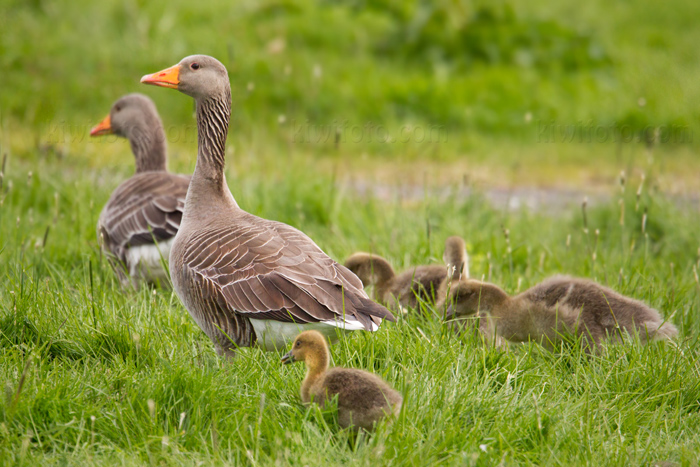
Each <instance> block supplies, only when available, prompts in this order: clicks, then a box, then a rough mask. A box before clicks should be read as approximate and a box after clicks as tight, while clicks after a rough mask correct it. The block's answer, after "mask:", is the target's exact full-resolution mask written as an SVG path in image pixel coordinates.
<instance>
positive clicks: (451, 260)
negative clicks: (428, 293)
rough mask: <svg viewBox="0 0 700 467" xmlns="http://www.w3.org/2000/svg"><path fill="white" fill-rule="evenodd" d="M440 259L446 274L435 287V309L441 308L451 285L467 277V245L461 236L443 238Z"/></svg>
mask: <svg viewBox="0 0 700 467" xmlns="http://www.w3.org/2000/svg"><path fill="white" fill-rule="evenodd" d="M442 260H443V261H444V262H445V266H447V274H446V275H445V278H444V279H443V281H442V282H440V286H439V287H438V289H437V300H436V301H437V309H438V310H441V309H442V303H444V301H445V297H446V296H447V294H448V293H449V291H450V289H451V288H452V286H453V285H454V284H456V283H458V282H459V281H460V280H462V279H468V278H469V256H468V255H467V245H466V244H465V243H464V240H463V239H462V237H456V236H453V237H448V238H447V240H445V253H444V254H443V255H442Z"/></svg>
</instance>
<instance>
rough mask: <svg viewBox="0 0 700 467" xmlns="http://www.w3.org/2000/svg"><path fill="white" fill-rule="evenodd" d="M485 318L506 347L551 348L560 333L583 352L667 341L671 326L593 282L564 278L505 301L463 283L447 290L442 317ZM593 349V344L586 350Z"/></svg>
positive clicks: (493, 289)
mask: <svg viewBox="0 0 700 467" xmlns="http://www.w3.org/2000/svg"><path fill="white" fill-rule="evenodd" d="M476 313H487V314H488V319H490V320H492V324H493V325H492V326H491V325H488V326H487V328H488V329H495V332H496V333H497V334H498V336H501V337H503V338H505V339H507V340H509V341H511V342H527V341H529V340H533V341H537V342H540V343H541V344H543V345H544V346H545V347H547V348H549V349H552V348H554V347H555V345H556V344H557V343H558V342H560V341H561V340H562V336H563V335H566V334H577V335H580V336H581V337H582V339H583V340H584V343H585V344H586V347H587V350H591V348H593V347H596V348H597V347H598V346H599V345H600V343H601V342H602V341H604V340H606V339H608V340H620V339H621V338H623V337H624V336H625V335H638V336H639V338H640V341H641V342H646V341H647V340H655V339H671V338H673V337H675V336H676V335H677V334H678V330H677V329H676V327H675V326H674V325H673V324H671V323H668V322H664V319H663V318H662V317H661V315H660V314H659V312H658V311H656V310H655V309H653V308H650V307H649V306H647V305H646V304H644V303H642V302H640V301H637V300H634V299H632V298H629V297H625V296H624V295H621V294H619V293H617V292H615V291H614V290H611V289H609V288H607V287H603V286H601V285H600V284H597V283H595V282H592V281H589V280H585V279H577V278H573V277H567V276H555V277H552V278H549V279H547V280H545V281H544V282H542V283H541V284H538V285H536V286H534V287H532V288H530V289H528V290H526V291H525V292H523V293H521V294H519V295H516V296H514V297H510V296H509V295H508V294H506V293H505V292H504V291H503V290H502V289H501V288H500V287H498V286H496V285H494V284H489V283H485V282H480V281H476V280H464V281H461V282H460V283H458V284H457V285H455V286H454V287H453V288H452V290H451V291H450V298H449V300H448V307H447V317H448V318H461V317H468V316H473V315H474V314H476ZM591 344H594V345H591Z"/></svg>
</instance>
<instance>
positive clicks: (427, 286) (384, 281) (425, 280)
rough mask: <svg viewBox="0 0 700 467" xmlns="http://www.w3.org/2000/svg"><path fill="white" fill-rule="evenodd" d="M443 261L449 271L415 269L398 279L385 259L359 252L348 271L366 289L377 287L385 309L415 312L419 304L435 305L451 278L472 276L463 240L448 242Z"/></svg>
mask: <svg viewBox="0 0 700 467" xmlns="http://www.w3.org/2000/svg"><path fill="white" fill-rule="evenodd" d="M443 260H444V261H445V264H446V265H447V267H445V266H440V265H427V266H416V267H413V268H410V269H407V270H406V271H403V272H402V273H400V274H398V275H397V274H396V273H395V272H394V269H393V268H392V267H391V264H389V261H387V260H386V259H384V258H382V257H381V256H377V255H372V254H370V253H362V252H360V253H355V254H353V255H351V256H350V257H348V259H346V260H345V267H346V268H348V269H350V270H351V271H352V272H354V273H355V275H357V276H358V277H359V278H360V280H361V281H362V283H363V284H364V285H365V286H368V285H372V286H374V299H375V300H377V301H379V302H380V303H382V304H383V305H385V306H387V307H393V308H394V309H396V308H400V307H404V308H405V307H410V308H416V307H417V306H418V302H419V300H422V301H428V302H434V301H435V300H436V299H437V298H438V297H439V296H440V293H441V292H440V289H441V288H442V287H445V285H444V284H445V281H446V280H448V278H452V277H467V276H468V275H469V272H468V271H469V258H468V256H467V251H466V248H465V246H464V240H462V239H461V238H459V237H450V238H448V239H447V241H446V242H445V253H444V255H443ZM442 293H443V295H444V292H442ZM396 305H398V307H397V306H396Z"/></svg>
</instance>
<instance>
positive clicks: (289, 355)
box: [282, 350, 294, 365]
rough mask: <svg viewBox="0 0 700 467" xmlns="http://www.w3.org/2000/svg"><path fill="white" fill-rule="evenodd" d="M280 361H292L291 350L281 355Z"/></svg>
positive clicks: (285, 362)
mask: <svg viewBox="0 0 700 467" xmlns="http://www.w3.org/2000/svg"><path fill="white" fill-rule="evenodd" d="M282 363H284V364H285V365H288V364H290V363H294V355H293V354H292V351H291V350H290V351H289V352H287V353H286V354H284V356H282Z"/></svg>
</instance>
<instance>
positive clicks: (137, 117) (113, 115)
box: [90, 93, 160, 138]
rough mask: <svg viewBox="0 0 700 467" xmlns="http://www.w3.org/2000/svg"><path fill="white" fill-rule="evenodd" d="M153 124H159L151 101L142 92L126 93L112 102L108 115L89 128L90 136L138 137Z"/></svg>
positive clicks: (156, 112)
mask: <svg viewBox="0 0 700 467" xmlns="http://www.w3.org/2000/svg"><path fill="white" fill-rule="evenodd" d="M155 125H158V126H160V118H159V117H158V111H157V110H156V106H155V104H153V101H152V100H151V99H150V98H148V97H146V96H144V95H143V94H137V93H134V94H127V95H126V96H123V97H121V98H119V99H118V100H117V101H116V102H115V103H114V104H112V108H111V109H110V111H109V115H107V116H106V117H105V118H104V119H103V120H102V121H101V122H100V123H99V124H97V125H95V126H94V127H93V128H92V130H90V136H100V135H108V134H115V135H117V136H121V137H123V138H132V137H139V136H142V135H141V133H146V132H147V131H148V130H149V129H150V128H152V127H154V126H155Z"/></svg>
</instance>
